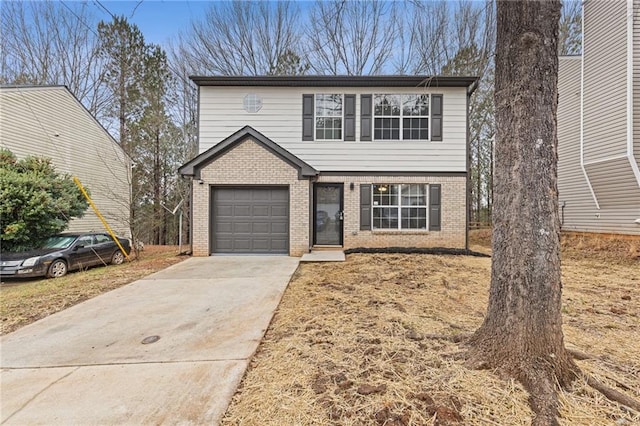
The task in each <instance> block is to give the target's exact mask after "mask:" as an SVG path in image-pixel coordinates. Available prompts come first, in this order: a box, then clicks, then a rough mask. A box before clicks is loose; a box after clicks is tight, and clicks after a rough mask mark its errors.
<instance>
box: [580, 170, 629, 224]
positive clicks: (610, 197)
mask: <svg viewBox="0 0 640 426" xmlns="http://www.w3.org/2000/svg"><path fill="white" fill-rule="evenodd" d="M585 167H586V169H587V173H588V174H589V179H590V180H591V185H592V187H593V191H594V192H595V194H596V197H597V198H598V203H599V204H600V208H602V209H606V208H612V207H625V206H629V207H635V208H636V209H637V210H638V213H637V216H638V217H640V187H639V186H638V182H636V180H635V176H634V174H633V170H632V169H631V165H630V164H629V159H628V158H620V159H618V160H611V161H603V162H602V163H595V164H588V165H587V166H585Z"/></svg>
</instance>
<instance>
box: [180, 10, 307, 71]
mask: <svg viewBox="0 0 640 426" xmlns="http://www.w3.org/2000/svg"><path fill="white" fill-rule="evenodd" d="M298 13H299V12H298V7H297V5H296V4H295V3H292V2H288V1H282V2H278V3H277V4H273V3H270V2H263V1H239V0H235V1H232V2H215V3H212V5H211V8H210V9H209V11H208V12H207V14H206V17H205V18H204V19H203V20H201V21H196V22H193V23H192V25H191V28H190V29H189V31H187V32H186V33H185V34H182V35H181V36H180V37H179V38H178V42H177V44H175V45H174V47H173V49H172V50H173V56H174V57H180V58H181V59H182V60H183V61H185V62H186V64H188V67H189V69H190V73H192V74H214V75H266V74H268V73H269V72H270V71H272V70H274V69H276V68H277V67H278V63H279V61H281V60H282V58H285V57H286V56H287V52H293V53H296V52H298V42H299V38H300V34H299V32H298V28H299V22H298Z"/></svg>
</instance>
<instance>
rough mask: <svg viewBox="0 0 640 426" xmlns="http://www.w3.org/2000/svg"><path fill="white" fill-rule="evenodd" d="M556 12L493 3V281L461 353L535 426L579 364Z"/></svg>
mask: <svg viewBox="0 0 640 426" xmlns="http://www.w3.org/2000/svg"><path fill="white" fill-rule="evenodd" d="M559 18H560V1H559V0H552V1H551V0H550V1H531V2H510V1H498V3H497V24H498V31H497V45H496V79H495V105H496V158H495V180H494V183H495V188H494V204H493V224H494V228H493V243H492V245H493V256H492V272H491V290H490V294H489V306H488V309H487V315H486V317H485V320H484V323H483V324H482V326H481V327H480V328H479V329H478V330H477V331H476V333H475V335H474V336H473V337H472V339H471V345H472V346H471V350H470V353H469V355H470V357H471V360H472V361H475V362H476V363H478V364H483V365H485V366H487V367H490V368H495V369H497V370H498V371H499V372H500V373H501V374H503V375H505V376H508V377H514V378H516V379H517V380H518V381H520V382H521V383H522V384H523V385H524V386H525V388H526V389H527V390H528V391H529V393H530V395H531V396H530V404H531V407H532V409H533V411H534V413H535V417H534V421H533V424H535V425H553V424H557V420H556V416H557V406H556V405H557V395H556V389H555V384H556V383H559V384H560V385H561V386H565V385H567V384H568V383H570V382H571V381H572V380H573V378H574V377H575V375H576V372H577V367H576V366H575V364H574V363H573V361H572V360H571V358H570V356H569V355H568V353H567V351H566V350H565V347H564V342H563V334H562V317H561V300H560V299H561V292H562V284H561V281H560V221H559V217H558V195H557V183H556V180H557V178H556V172H557V168H556V167H557V133H556V131H557V129H556V110H557V104H558V91H557V79H558V54H557V52H558V20H559Z"/></svg>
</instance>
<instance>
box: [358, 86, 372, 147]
mask: <svg viewBox="0 0 640 426" xmlns="http://www.w3.org/2000/svg"><path fill="white" fill-rule="evenodd" d="M371 106H372V105H371V95H360V140H361V141H370V140H371V129H372V127H373V122H372V111H371Z"/></svg>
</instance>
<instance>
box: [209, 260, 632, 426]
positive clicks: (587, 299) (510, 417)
mask: <svg viewBox="0 0 640 426" xmlns="http://www.w3.org/2000/svg"><path fill="white" fill-rule="evenodd" d="M563 271H564V284H565V298H564V308H563V310H564V313H565V327H564V329H565V340H566V342H567V345H568V346H569V347H573V348H576V349H579V350H581V351H584V352H588V353H590V354H593V355H594V356H595V357H596V358H593V359H588V360H584V361H578V363H579V365H580V367H581V368H583V370H584V371H586V372H589V373H590V374H592V375H593V376H594V377H595V378H597V379H599V380H601V381H603V382H605V383H607V384H608V385H610V386H613V387H616V388H617V389H618V390H620V391H622V392H625V393H626V394H628V395H629V396H632V397H635V398H638V396H639V395H640V379H639V376H640V374H639V372H640V348H639V344H638V340H637V338H638V317H637V315H638V313H639V312H640V288H639V284H640V281H638V277H637V265H631V266H629V265H627V266H624V265H605V264H594V263H593V262H591V263H589V262H584V261H566V262H565V263H564V267H563ZM489 272H490V259H486V258H477V257H462V256H430V255H419V254H409V255H407V254H404V255H398V254H352V255H349V256H348V257H347V261H346V262H344V263H328V264H326V263H325V264H303V265H301V266H300V268H299V269H298V271H297V272H296V274H295V275H294V278H293V279H292V282H291V283H290V284H289V288H288V289H287V292H286V293H285V296H284V298H283V300H282V302H281V304H280V306H279V308H278V311H277V312H276V315H275V318H274V320H273V322H272V324H271V326H270V328H269V330H268V331H267V334H266V336H265V339H264V340H263V342H262V344H261V345H260V347H259V349H258V352H257V353H256V355H255V356H254V358H253V360H252V362H251V365H250V368H249V370H248V371H247V373H246V375H245V377H244V379H243V381H242V384H241V386H240V388H239V390H238V393H237V394H236V395H235V397H234V398H233V401H232V403H231V405H230V407H229V409H228V411H227V414H226V416H225V418H224V419H223V422H222V424H224V425H330V424H336V425H372V424H373V425H375V424H381V425H382V424H385V425H429V424H451V423H453V419H455V418H456V416H460V417H461V419H462V422H463V423H464V424H468V425H492V424H495V425H528V424H530V422H531V416H532V414H531V411H530V409H529V407H528V403H527V394H526V393H525V392H524V391H523V389H522V387H521V386H520V385H519V384H517V383H514V382H512V381H504V380H501V379H499V378H498V377H496V376H495V375H494V374H492V372H490V371H475V370H468V369H467V368H465V367H464V365H463V360H461V359H460V357H459V356H458V355H459V354H460V353H461V351H463V350H464V348H463V347H462V346H459V345H458V344H456V343H453V342H452V341H450V340H445V339H435V338H429V337H427V336H426V335H429V336H431V337H433V335H434V334H437V335H447V336H456V335H460V336H463V335H466V334H470V333H472V332H473V331H474V330H475V329H476V328H477V327H478V326H479V325H480V323H481V321H482V317H483V314H484V311H485V309H486V303H487V292H488V285H489V277H490V273H489ZM622 296H629V297H630V298H631V300H626V297H625V299H624V300H623V299H621V297H622ZM612 310H613V311H615V312H618V313H614V312H612ZM623 311H624V312H623ZM618 382H619V383H622V384H623V385H622V386H627V387H628V388H626V389H625V388H624V387H621V385H619V384H618ZM363 385H369V386H370V388H369V389H363V388H361V387H362V386H363ZM365 390H368V391H373V393H371V394H367V395H363V394H361V393H359V392H358V391H360V392H362V391H365ZM560 402H561V415H562V418H561V419H560V421H561V423H562V424H564V425H605V424H607V425H608V424H614V423H616V422H617V424H621V425H624V424H629V425H630V424H637V423H638V422H640V415H639V414H638V413H633V412H630V411H628V410H626V409H625V408H624V407H620V406H618V405H617V404H615V403H612V402H610V401H608V400H606V399H605V398H604V397H603V396H602V395H601V394H599V393H598V392H596V391H594V390H593V389H591V388H589V387H588V386H586V385H585V384H584V383H581V382H577V383H576V384H575V385H574V388H573V390H572V392H562V393H561V395H560ZM447 418H449V421H447Z"/></svg>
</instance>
